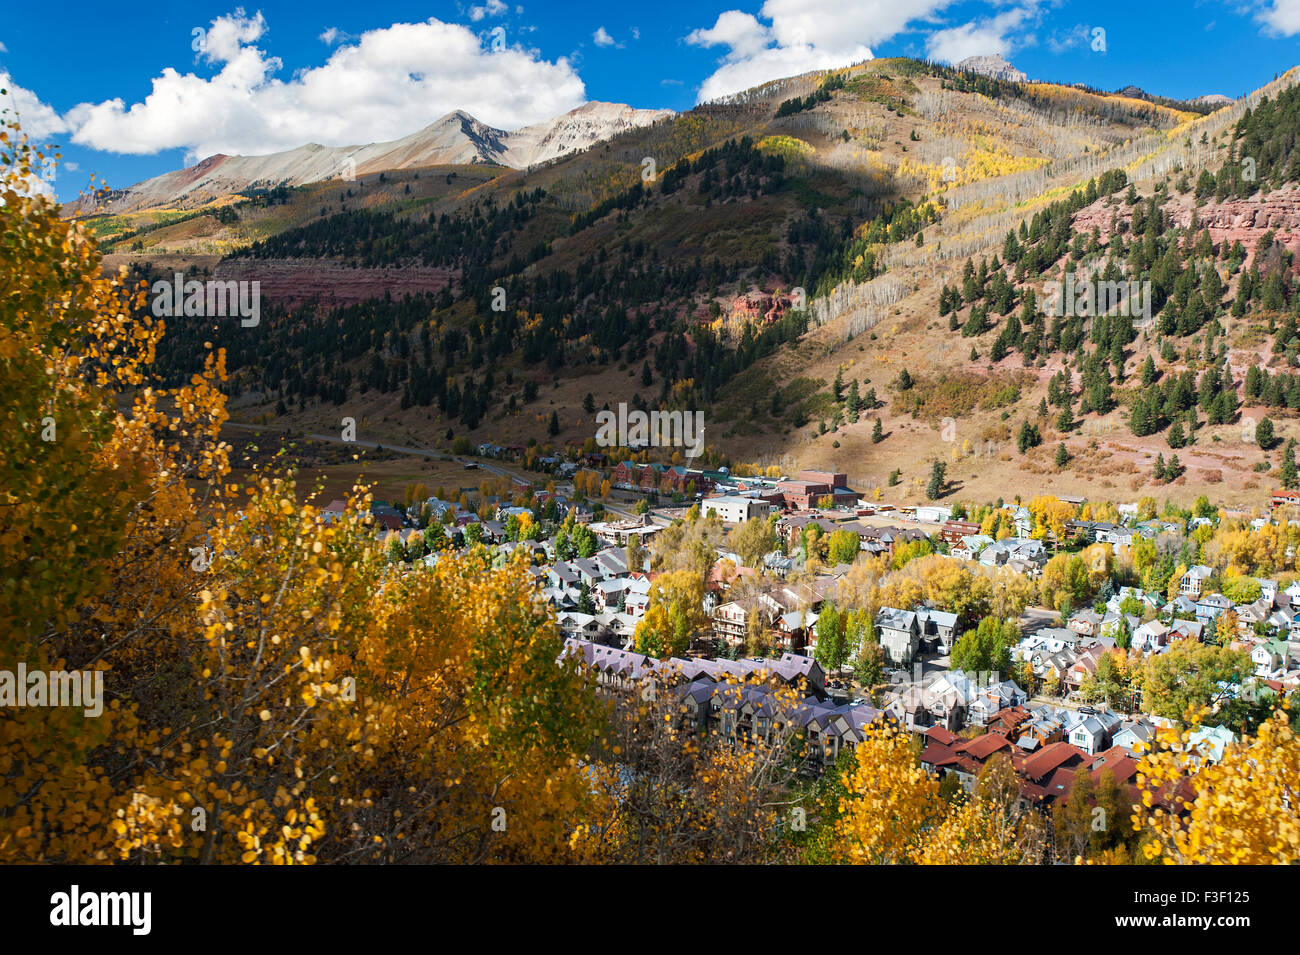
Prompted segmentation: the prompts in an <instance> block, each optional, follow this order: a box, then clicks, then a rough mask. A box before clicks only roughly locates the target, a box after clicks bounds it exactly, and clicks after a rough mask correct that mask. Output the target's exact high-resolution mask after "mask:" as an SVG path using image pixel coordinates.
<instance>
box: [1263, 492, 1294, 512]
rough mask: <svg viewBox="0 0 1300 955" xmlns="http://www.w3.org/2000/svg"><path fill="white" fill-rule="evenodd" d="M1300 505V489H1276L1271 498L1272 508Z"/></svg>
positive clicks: (1270, 505)
mask: <svg viewBox="0 0 1300 955" xmlns="http://www.w3.org/2000/svg"><path fill="white" fill-rule="evenodd" d="M1296 505H1300V491H1274V492H1273V496H1272V497H1270V498H1269V501H1268V506H1269V507H1270V508H1275V507H1284V506H1296Z"/></svg>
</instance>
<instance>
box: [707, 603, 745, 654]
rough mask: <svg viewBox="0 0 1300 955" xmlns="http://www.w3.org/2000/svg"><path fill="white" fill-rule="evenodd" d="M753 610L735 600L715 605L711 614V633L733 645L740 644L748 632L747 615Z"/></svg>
mask: <svg viewBox="0 0 1300 955" xmlns="http://www.w3.org/2000/svg"><path fill="white" fill-rule="evenodd" d="M754 612H755V611H753V610H751V609H748V608H746V607H745V606H743V605H742V604H739V603H736V602H735V601H729V602H727V603H724V604H721V605H720V606H717V607H715V608H714V609H713V614H712V621H713V635H714V636H715V637H717V638H718V639H720V640H726V641H727V643H730V644H732V645H733V646H741V645H742V644H744V642H745V636H746V634H748V632H749V616H750V614H751V613H754Z"/></svg>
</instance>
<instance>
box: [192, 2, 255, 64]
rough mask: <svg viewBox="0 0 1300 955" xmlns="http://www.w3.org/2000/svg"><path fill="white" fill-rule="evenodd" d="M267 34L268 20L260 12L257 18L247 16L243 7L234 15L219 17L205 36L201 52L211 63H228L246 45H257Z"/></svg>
mask: <svg viewBox="0 0 1300 955" xmlns="http://www.w3.org/2000/svg"><path fill="white" fill-rule="evenodd" d="M265 32H266V18H265V17H263V16H262V12H261V11H260V10H259V11H258V12H257V14H256V15H255V16H251V17H249V16H245V15H244V9H243V7H240V8H239V9H237V10H236V11H235V12H234V13H233V14H230V15H227V16H224V17H217V18H216V19H215V20H213V21H212V25H211V26H210V27H208V29H207V32H206V33H205V34H204V36H203V45H202V48H201V50H200V52H201V53H202V54H203V58H204V59H205V60H207V61H208V62H209V63H226V62H228V61H230V60H233V59H234V58H235V57H237V56H238V55H239V53H240V50H242V49H243V47H244V46H245V45H246V44H249V43H256V42H257V41H258V40H259V39H261V36H262V34H263V33H265Z"/></svg>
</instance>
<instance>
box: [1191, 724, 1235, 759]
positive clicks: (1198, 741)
mask: <svg viewBox="0 0 1300 955" xmlns="http://www.w3.org/2000/svg"><path fill="white" fill-rule="evenodd" d="M1236 742H1237V734H1236V733H1234V732H1232V730H1230V729H1228V728H1226V727H1224V726H1203V727H1201V728H1200V729H1197V730H1195V731H1193V732H1192V733H1191V735H1189V736H1188V738H1187V748H1188V750H1189V751H1192V752H1195V753H1196V754H1197V756H1196V757H1193V760H1194V761H1196V762H1199V761H1202V760H1203V761H1204V762H1207V763H1217V762H1219V761H1220V760H1222V759H1223V753H1224V751H1225V750H1226V749H1227V748H1228V747H1229V746H1232V745H1234V744H1235V743H1236Z"/></svg>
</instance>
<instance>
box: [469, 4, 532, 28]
mask: <svg viewBox="0 0 1300 955" xmlns="http://www.w3.org/2000/svg"><path fill="white" fill-rule="evenodd" d="M507 9H508V7H507V6H506V5H505V3H504V2H503V0H487V3H485V4H483V6H481V7H470V8H469V18H470V19H471V20H473V21H474V22H475V23H478V22H479V21H480V20H482V19H483V18H484V17H499V16H501V14H503V13H505V12H506V10H507ZM519 12H520V13H523V12H524V8H523V7H520V8H519Z"/></svg>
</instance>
